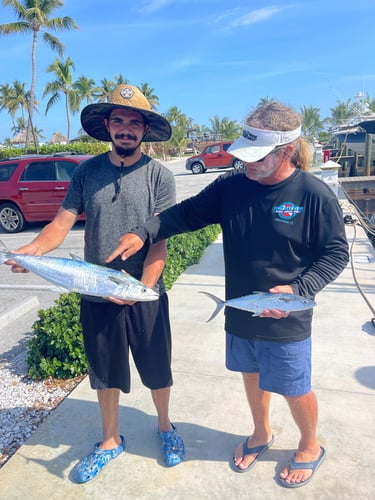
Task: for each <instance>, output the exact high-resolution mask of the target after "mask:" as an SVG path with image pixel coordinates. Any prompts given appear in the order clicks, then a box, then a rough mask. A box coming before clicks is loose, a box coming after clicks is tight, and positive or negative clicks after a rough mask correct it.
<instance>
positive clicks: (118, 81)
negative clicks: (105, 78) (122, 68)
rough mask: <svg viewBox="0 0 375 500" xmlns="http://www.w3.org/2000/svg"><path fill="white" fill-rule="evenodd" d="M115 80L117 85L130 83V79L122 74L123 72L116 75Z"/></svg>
mask: <svg viewBox="0 0 375 500" xmlns="http://www.w3.org/2000/svg"><path fill="white" fill-rule="evenodd" d="M114 80H115V83H116V86H117V85H123V84H127V83H129V80H128V79H127V78H125V77H124V76H122V75H121V74H119V75H115V76H114Z"/></svg>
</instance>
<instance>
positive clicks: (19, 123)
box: [12, 116, 26, 135]
mask: <svg viewBox="0 0 375 500" xmlns="http://www.w3.org/2000/svg"><path fill="white" fill-rule="evenodd" d="M25 130H26V121H25V118H23V117H22V116H19V117H18V118H17V119H16V120H15V122H14V125H13V127H12V132H13V134H14V135H16V134H20V133H21V132H24V131H25Z"/></svg>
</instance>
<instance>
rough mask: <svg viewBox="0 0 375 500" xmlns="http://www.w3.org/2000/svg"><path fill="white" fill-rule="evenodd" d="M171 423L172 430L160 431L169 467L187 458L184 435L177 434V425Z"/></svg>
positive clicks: (165, 461) (164, 454)
mask: <svg viewBox="0 0 375 500" xmlns="http://www.w3.org/2000/svg"><path fill="white" fill-rule="evenodd" d="M171 425H172V430H171V431H168V432H158V434H159V436H160V439H161V449H162V453H163V459H164V464H165V465H166V466H167V467H173V466H174V465H178V464H179V463H181V462H182V461H183V459H184V458H185V445H184V442H183V440H182V437H181V436H179V435H178V434H177V429H176V427H175V426H174V425H173V424H171Z"/></svg>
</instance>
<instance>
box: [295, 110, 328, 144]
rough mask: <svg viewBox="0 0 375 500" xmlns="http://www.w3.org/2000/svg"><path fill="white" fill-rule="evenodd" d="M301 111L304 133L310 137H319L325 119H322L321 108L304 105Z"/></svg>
mask: <svg viewBox="0 0 375 500" xmlns="http://www.w3.org/2000/svg"><path fill="white" fill-rule="evenodd" d="M300 112H301V115H302V134H303V135H304V136H305V137H307V138H309V139H312V138H313V137H317V136H318V134H319V132H320V131H321V130H322V129H323V121H322V120H321V119H320V109H319V108H314V107H313V106H309V107H306V106H302V107H301V109H300Z"/></svg>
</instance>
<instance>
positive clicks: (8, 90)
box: [0, 83, 15, 124]
mask: <svg viewBox="0 0 375 500" xmlns="http://www.w3.org/2000/svg"><path fill="white" fill-rule="evenodd" d="M12 93H13V89H12V87H11V86H10V85H9V84H8V83H5V84H3V85H0V111H7V112H8V113H9V114H10V116H11V119H12V124H14V117H15V110H14V109H13V108H12V106H11V104H10V103H11V102H12V98H13V96H12Z"/></svg>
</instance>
